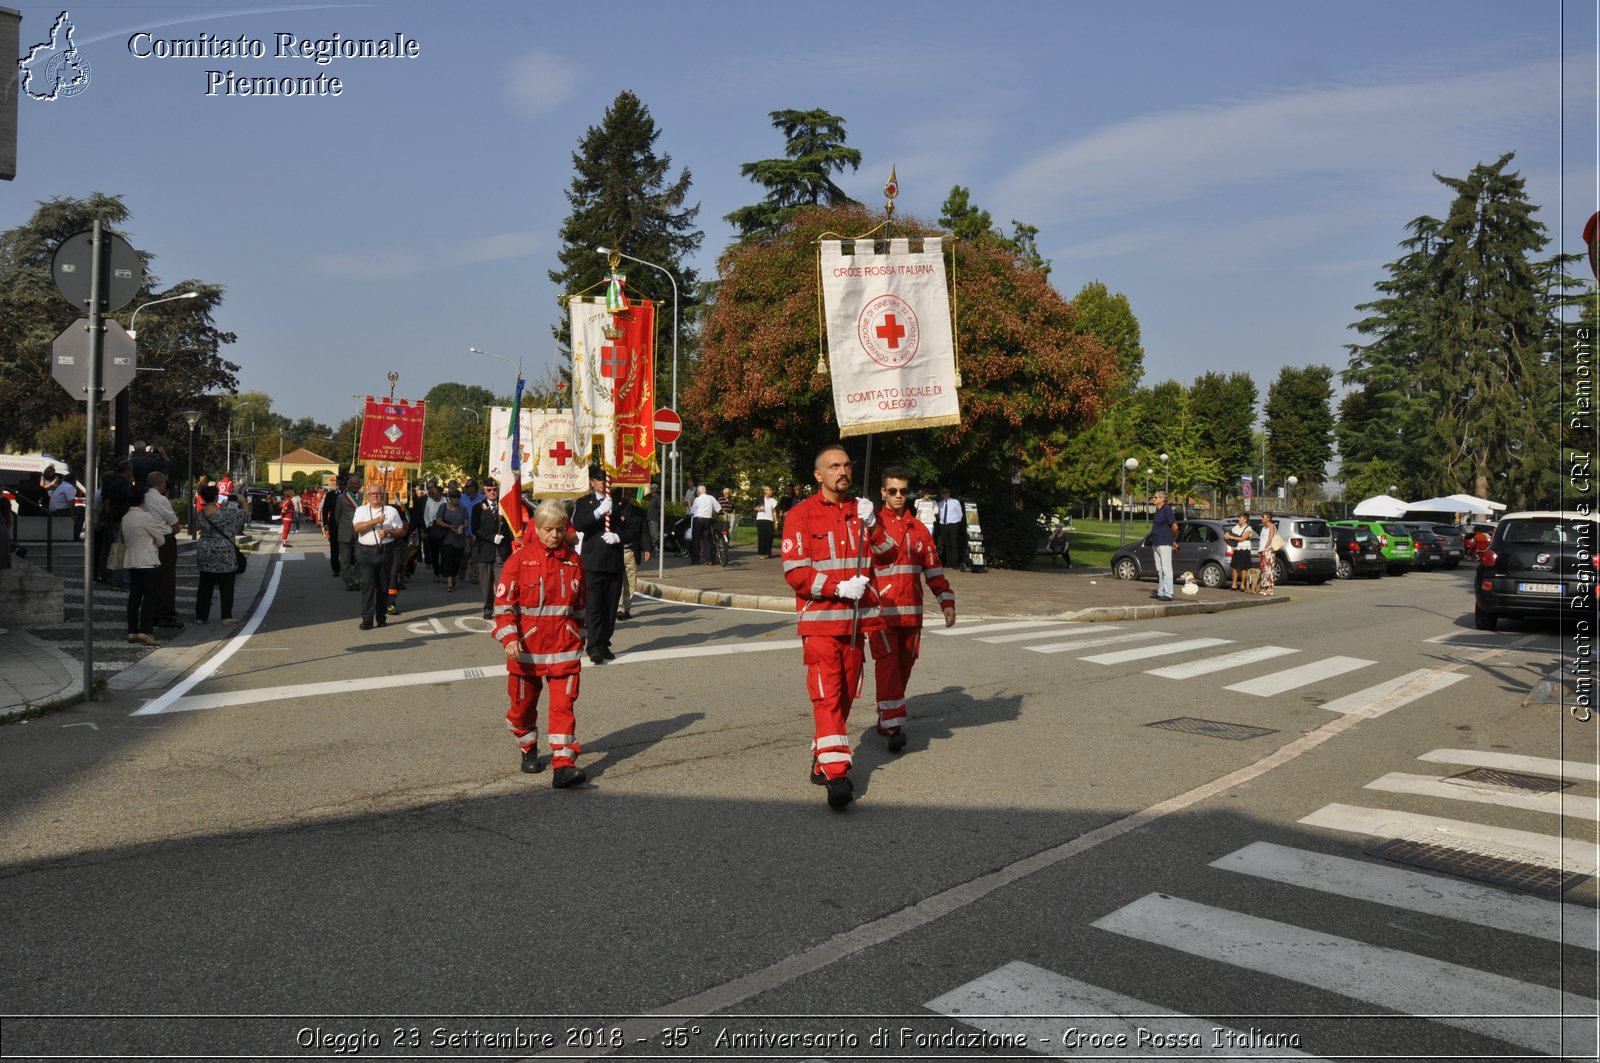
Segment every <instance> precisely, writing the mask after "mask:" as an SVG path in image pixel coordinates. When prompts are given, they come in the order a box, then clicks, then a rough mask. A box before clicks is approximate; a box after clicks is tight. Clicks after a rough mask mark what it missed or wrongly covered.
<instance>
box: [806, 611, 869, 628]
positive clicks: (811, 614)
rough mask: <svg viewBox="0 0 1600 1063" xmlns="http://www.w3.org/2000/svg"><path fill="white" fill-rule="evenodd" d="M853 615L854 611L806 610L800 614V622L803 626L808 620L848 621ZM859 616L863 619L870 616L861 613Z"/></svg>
mask: <svg viewBox="0 0 1600 1063" xmlns="http://www.w3.org/2000/svg"><path fill="white" fill-rule="evenodd" d="M855 615H856V611H855V610H854V609H807V610H806V611H805V612H803V613H801V614H800V622H801V623H802V624H803V623H805V622H806V621H808V620H814V621H822V620H850V619H852V618H853V617H855ZM861 615H862V616H863V617H865V616H869V615H871V614H870V613H867V612H863V613H862V614H861Z"/></svg>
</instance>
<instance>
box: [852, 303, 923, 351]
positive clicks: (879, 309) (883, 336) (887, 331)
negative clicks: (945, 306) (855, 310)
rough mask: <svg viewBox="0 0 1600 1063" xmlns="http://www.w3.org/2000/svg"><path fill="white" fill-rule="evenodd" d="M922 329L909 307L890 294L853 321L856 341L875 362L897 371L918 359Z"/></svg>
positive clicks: (864, 310)
mask: <svg viewBox="0 0 1600 1063" xmlns="http://www.w3.org/2000/svg"><path fill="white" fill-rule="evenodd" d="M921 338H922V336H921V329H920V328H919V327H918V324H917V312H916V310H915V309H913V308H912V306H911V304H910V303H908V302H906V301H905V300H904V299H902V298H900V296H898V295H895V294H894V293H892V292H886V293H885V294H883V295H880V296H878V297H877V298H875V299H873V300H871V301H870V302H868V303H867V305H866V306H865V307H863V308H862V310H861V316H860V317H859V318H858V319H857V320H856V340H857V342H859V343H860V344H861V350H862V352H863V353H865V354H866V355H867V357H869V358H871V359H872V360H873V361H874V362H877V363H878V364H879V365H881V366H884V367H885V368H888V369H898V368H900V367H901V366H903V365H906V364H908V363H909V362H910V361H911V359H913V358H915V357H916V355H917V348H918V346H920V341H921Z"/></svg>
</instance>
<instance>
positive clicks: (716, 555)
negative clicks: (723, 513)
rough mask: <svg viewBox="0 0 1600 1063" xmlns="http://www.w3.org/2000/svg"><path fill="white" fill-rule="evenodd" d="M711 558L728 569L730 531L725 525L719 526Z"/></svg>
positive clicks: (712, 544) (712, 542)
mask: <svg viewBox="0 0 1600 1063" xmlns="http://www.w3.org/2000/svg"><path fill="white" fill-rule="evenodd" d="M711 556H712V559H713V560H714V561H716V563H717V564H719V565H721V566H722V567H723V568H727V567H728V529H727V528H726V527H725V526H723V525H718V526H717V533H716V537H715V538H714V539H712V540H711Z"/></svg>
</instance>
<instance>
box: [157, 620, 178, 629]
mask: <svg viewBox="0 0 1600 1063" xmlns="http://www.w3.org/2000/svg"><path fill="white" fill-rule="evenodd" d="M156 627H159V628H162V629H164V630H166V631H182V630H183V623H182V622H181V621H178V620H157V621H156Z"/></svg>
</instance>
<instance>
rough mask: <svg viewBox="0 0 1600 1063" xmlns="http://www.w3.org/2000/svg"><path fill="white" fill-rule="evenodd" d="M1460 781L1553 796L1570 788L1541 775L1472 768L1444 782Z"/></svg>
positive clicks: (1567, 784)
mask: <svg viewBox="0 0 1600 1063" xmlns="http://www.w3.org/2000/svg"><path fill="white" fill-rule="evenodd" d="M1457 779H1462V780H1465V781H1467V782H1475V783H1479V784H1481V785H1484V786H1497V787H1499V788H1500V789H1502V790H1531V791H1532V792H1534V793H1539V794H1553V793H1556V792H1558V791H1561V790H1566V789H1568V788H1570V787H1571V786H1572V784H1571V783H1570V782H1564V781H1562V780H1561V779H1547V778H1545V777H1544V776H1542V775H1522V774H1520V773H1518V772H1514V771H1496V770H1495V769H1493V768H1472V769H1470V770H1468V771H1463V772H1458V773H1457V774H1455V775H1449V776H1446V777H1445V782H1454V781H1455V780H1457Z"/></svg>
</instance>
